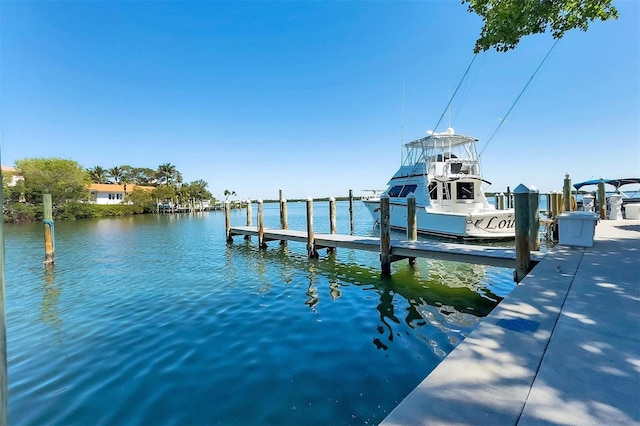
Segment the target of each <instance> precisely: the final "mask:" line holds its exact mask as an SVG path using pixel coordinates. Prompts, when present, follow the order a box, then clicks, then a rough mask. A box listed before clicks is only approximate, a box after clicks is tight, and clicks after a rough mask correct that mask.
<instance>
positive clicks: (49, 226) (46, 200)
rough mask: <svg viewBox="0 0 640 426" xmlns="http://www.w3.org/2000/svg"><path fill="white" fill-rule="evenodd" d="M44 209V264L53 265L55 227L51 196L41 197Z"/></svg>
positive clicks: (44, 195)
mask: <svg viewBox="0 0 640 426" xmlns="http://www.w3.org/2000/svg"><path fill="white" fill-rule="evenodd" d="M42 205H43V209H44V220H43V221H42V223H44V264H45V266H46V265H53V263H54V262H55V259H54V257H55V245H56V242H55V226H54V223H53V203H52V201H51V194H43V195H42Z"/></svg>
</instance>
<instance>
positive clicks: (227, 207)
mask: <svg viewBox="0 0 640 426" xmlns="http://www.w3.org/2000/svg"><path fill="white" fill-rule="evenodd" d="M224 229H225V235H226V238H227V242H228V243H232V242H233V238H232V237H231V203H230V202H229V200H225V201H224Z"/></svg>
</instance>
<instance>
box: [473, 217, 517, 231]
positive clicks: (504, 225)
mask: <svg viewBox="0 0 640 426" xmlns="http://www.w3.org/2000/svg"><path fill="white" fill-rule="evenodd" d="M483 222H484V219H478V220H476V223H475V226H476V227H478V228H482V229H512V228H514V227H515V225H516V221H515V220H513V219H502V220H500V221H498V216H492V217H491V219H489V222H488V223H487V225H486V226H483V225H482V223H483Z"/></svg>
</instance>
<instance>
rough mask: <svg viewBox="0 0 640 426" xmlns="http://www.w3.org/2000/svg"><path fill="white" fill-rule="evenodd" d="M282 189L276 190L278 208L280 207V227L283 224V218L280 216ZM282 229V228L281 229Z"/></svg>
mask: <svg viewBox="0 0 640 426" xmlns="http://www.w3.org/2000/svg"><path fill="white" fill-rule="evenodd" d="M282 200H283V197H282V189H278V206H279V207H280V226H282V224H283V223H284V218H283V216H282ZM282 229H284V228H282Z"/></svg>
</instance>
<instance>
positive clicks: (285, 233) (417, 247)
mask: <svg viewBox="0 0 640 426" xmlns="http://www.w3.org/2000/svg"><path fill="white" fill-rule="evenodd" d="M229 235H230V236H237V235H244V236H255V237H259V236H260V231H259V227H257V226H232V227H231V228H230V229H229ZM262 236H263V242H265V243H266V242H268V241H293V242H299V243H305V244H307V243H308V234H307V232H306V231H296V230H291V229H268V228H266V229H263V231H262ZM313 237H314V246H315V247H314V248H315V250H319V249H322V248H347V249H353V250H364V251H371V252H377V253H379V252H380V248H381V242H380V238H378V237H367V236H357V235H341V234H313ZM390 252H391V253H390V254H391V256H392V259H391V260H392V261H397V260H401V259H410V258H418V257H420V258H429V259H440V260H449V261H455V262H466V263H476V264H482V265H490V266H500V267H505V268H515V262H516V251H515V249H513V248H504V247H493V246H480V245H471V244H461V243H444V242H436V241H410V240H390ZM542 257H543V255H542V254H540V253H534V254H533V255H532V261H533V262H535V263H537V262H538V261H540V260H541V259H542Z"/></svg>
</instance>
